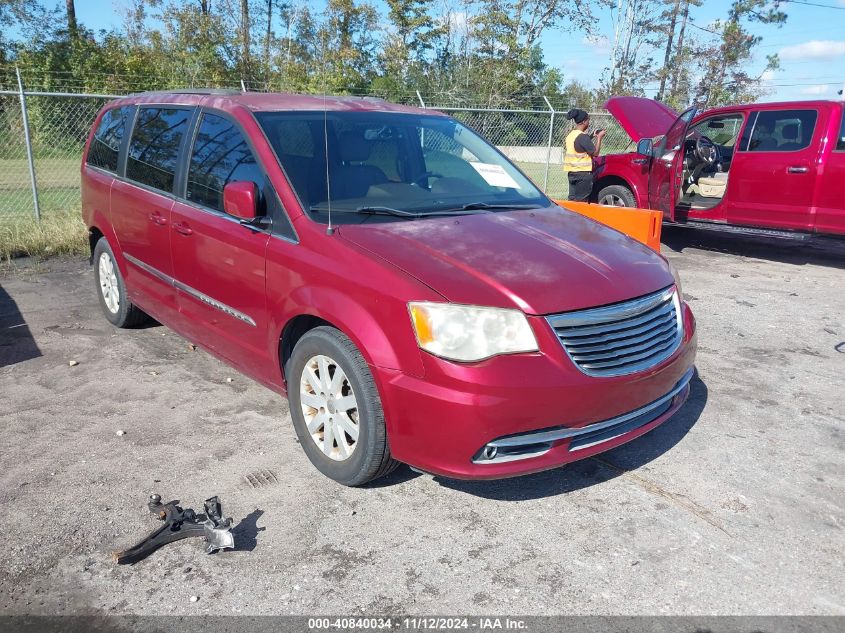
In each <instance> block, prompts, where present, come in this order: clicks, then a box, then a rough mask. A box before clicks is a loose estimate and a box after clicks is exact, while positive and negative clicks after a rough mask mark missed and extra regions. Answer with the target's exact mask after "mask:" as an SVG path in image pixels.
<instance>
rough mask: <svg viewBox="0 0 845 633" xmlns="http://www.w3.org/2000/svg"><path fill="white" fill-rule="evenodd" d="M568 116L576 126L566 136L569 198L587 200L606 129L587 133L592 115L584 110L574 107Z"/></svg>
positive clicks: (564, 167) (565, 161) (565, 158)
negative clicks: (594, 165) (591, 133)
mask: <svg viewBox="0 0 845 633" xmlns="http://www.w3.org/2000/svg"><path fill="white" fill-rule="evenodd" d="M566 118H567V119H571V120H572V121H574V122H575V127H574V128H573V130H572V131H571V132H570V133H569V134H568V135H567V136H566V143H565V145H566V147H565V150H566V155H565V156H564V158H563V169H564V170H565V171H566V172H567V174H568V176H569V199H570V200H574V201H578V202H587V201H589V199H590V194H591V193H592V191H593V156H598V154H599V150H600V149H601V140H602V138H604V133H605V131H604V130H598V131H596V132H595V134H594V135H593V136H590V135H589V134H587V128H589V127H590V115H589V114H587V113H586V112H585V111H584V110H578V109H577V108H573V109H572V110H570V111H569V112H567V113H566ZM593 139H595V142H594V141H593Z"/></svg>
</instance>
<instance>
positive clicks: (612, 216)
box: [555, 200, 663, 253]
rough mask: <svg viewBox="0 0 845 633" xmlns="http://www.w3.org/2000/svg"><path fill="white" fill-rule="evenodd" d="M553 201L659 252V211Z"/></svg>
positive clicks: (661, 218)
mask: <svg viewBox="0 0 845 633" xmlns="http://www.w3.org/2000/svg"><path fill="white" fill-rule="evenodd" d="M555 202H557V203H558V204H559V205H560V206H562V207H563V208H564V209H569V210H570V211H574V212H575V213H580V214H581V215H586V216H587V217H588V218H592V219H593V220H595V221H596V222H601V223H602V224H606V225H607V226H609V227H611V228H614V229H616V230H617V231H621V232H622V233H624V234H625V235H628V236H629V237H633V238H634V239H635V240H637V241H639V242H642V243H643V244H645V245H646V246H648V247H649V248H651V249H654V250H655V251H657V252H658V253H659V252H660V229H661V227H662V226H663V213H662V212H660V211H653V210H651V209H633V208H631V207H609V206H605V205H603V204H592V203H589V202H570V201H569V200H555Z"/></svg>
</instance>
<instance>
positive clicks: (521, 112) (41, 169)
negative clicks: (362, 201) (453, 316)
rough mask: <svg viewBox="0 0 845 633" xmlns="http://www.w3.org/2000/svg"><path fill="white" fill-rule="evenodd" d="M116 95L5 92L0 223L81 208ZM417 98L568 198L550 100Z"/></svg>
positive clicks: (604, 122)
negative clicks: (496, 102) (84, 170)
mask: <svg viewBox="0 0 845 633" xmlns="http://www.w3.org/2000/svg"><path fill="white" fill-rule="evenodd" d="M111 98H112V97H111V96H109V95H91V94H73V93H48V92H25V91H23V90H18V91H14V90H2V91H0V222H4V221H6V222H8V221H14V220H17V219H22V218H32V217H36V218H39V217H42V216H45V215H49V214H52V213H57V212H78V211H79V207H80V190H79V182H80V163H81V157H82V149H83V147H84V144H85V139H86V137H87V134H88V131H89V129H90V127H91V124H92V123H93V121H94V118H95V116H96V114H97V112H98V111H99V109H100V108H101V107H102V106H103V105H104V104H105V103H106V102H107V101H108V100H109V99H111ZM418 101H419V102H420V103H419V104H418V105H425V107H427V108H431V109H436V110H439V111H441V112H444V113H446V114H449V115H450V116H453V117H454V118H456V119H458V120H460V121H461V122H462V123H464V124H465V125H467V126H469V127H471V128H473V129H475V130H476V131H478V132H479V133H481V134H482V135H483V136H484V137H485V138H487V139H488V140H489V141H491V142H492V143H493V144H494V145H496V146H497V147H499V149H500V150H501V151H502V152H503V153H504V154H505V155H506V156H508V158H510V159H511V160H512V161H514V162H515V163H516V164H517V165H519V167H520V168H521V169H522V170H523V171H524V172H525V173H526V174H527V175H528V176H529V177H530V178H531V179H532V180H533V181H534V182H535V183H536V184H537V185H538V186H539V187H540V188H542V189H543V190H544V191H545V192H546V193H547V194H548V195H549V196H551V197H553V198H565V197H566V196H567V194H568V187H567V178H566V174H565V173H564V171H563V167H562V163H563V148H562V145H563V142H564V139H565V137H566V135H567V134H568V133H569V131H570V130H571V129H572V122H571V121H567V120H566V119H565V113H564V112H561V111H557V110H555V109H553V108H552V106H551V104H550V103H548V102H546V103H547V106H548V107H547V108H546V109H513V110H494V109H484V108H471V107H455V106H449V105H441V106H437V105H429V104H424V103H423V98H422V97H419V99H418ZM24 114H25V115H26V116H24ZM591 120H592V127H593V128H604V129H606V130H607V135H606V136H605V138H604V141H603V144H602V148H601V150H602V153H603V154H604V153H609V152H620V151H625V149H626V148H628V147H629V146H630V143H631V139H630V138H629V137H628V135H627V134H626V133H625V132H624V131H623V130H622V129H621V128H620V127H619V125H618V123H616V121H615V120H614V119H613V118H612V117H611V116H610V115H608V114H607V113H605V112H594V113H592V114H591ZM25 122H28V127H29V141H30V142H29V144H27V138H26V129H25ZM30 159H31V161H32V166H33V171H34V178H33V175H32V174H31V172H30V163H29V161H30ZM33 179H34V182H33Z"/></svg>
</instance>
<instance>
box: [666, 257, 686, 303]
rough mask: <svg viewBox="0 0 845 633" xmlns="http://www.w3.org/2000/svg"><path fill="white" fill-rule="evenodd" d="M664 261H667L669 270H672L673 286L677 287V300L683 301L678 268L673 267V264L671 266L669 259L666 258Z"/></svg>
mask: <svg viewBox="0 0 845 633" xmlns="http://www.w3.org/2000/svg"><path fill="white" fill-rule="evenodd" d="M666 263H667V264H669V270H671V271H672V276H673V277H674V278H675V288H677V289H678V301H681V302H683V300H684V291H683V289H682V288H681V275H680V274H679V273H678V269H677V268H675V266H673V265H672V262H670V261H669V260H668V259H667V260H666Z"/></svg>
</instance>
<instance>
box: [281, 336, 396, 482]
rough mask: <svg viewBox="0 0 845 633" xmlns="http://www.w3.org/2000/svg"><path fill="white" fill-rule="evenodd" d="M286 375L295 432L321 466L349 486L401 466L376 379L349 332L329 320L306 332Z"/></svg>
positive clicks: (293, 355)
mask: <svg viewBox="0 0 845 633" xmlns="http://www.w3.org/2000/svg"><path fill="white" fill-rule="evenodd" d="M285 375H286V377H287V383H288V398H289V400H290V414H291V418H292V419H293V425H294V428H295V430H296V434H297V436H298V437H299V442H300V444H301V445H302V448H303V450H305V454H306V455H307V456H308V459H309V460H311V463H312V464H314V466H316V467H317V470H319V471H320V472H321V473H323V474H324V475H326V476H327V477H329V478H330V479H334V480H335V481H337V482H338V483H341V484H343V485H345V486H360V485H362V484H365V483H367V482H369V481H372V480H373V479H377V478H378V477H382V476H384V475H386V474H388V473H389V472H391V471H392V470H393V469H395V468H396V466H398V464H399V462H397V461H396V460H394V459H393V458H392V457H391V455H390V446H389V445H388V443H387V429H386V427H385V423H384V411H383V410H382V406H381V399H380V398H379V395H378V391H377V389H376V385H375V380H374V379H373V375H372V373H371V372H370V369H369V367H367V363H366V361H365V360H364V358H363V356H361V352H359V351H358V348H357V347H355V344H354V343H353V342H352V341H351V340H349V338H348V337H347V336H346V335H344V334H343V333H342V332H340V331H339V330H337V329H335V328H333V327H328V326H321V327H317V328H314V329H313V330H310V331H308V332H306V333H305V334H304V335H303V337H302V338H301V339H299V341H298V342H297V344H296V346H295V347H294V349H293V353H292V354H291V357H290V359H289V360H288V362H287V365H286V367H285Z"/></svg>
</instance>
